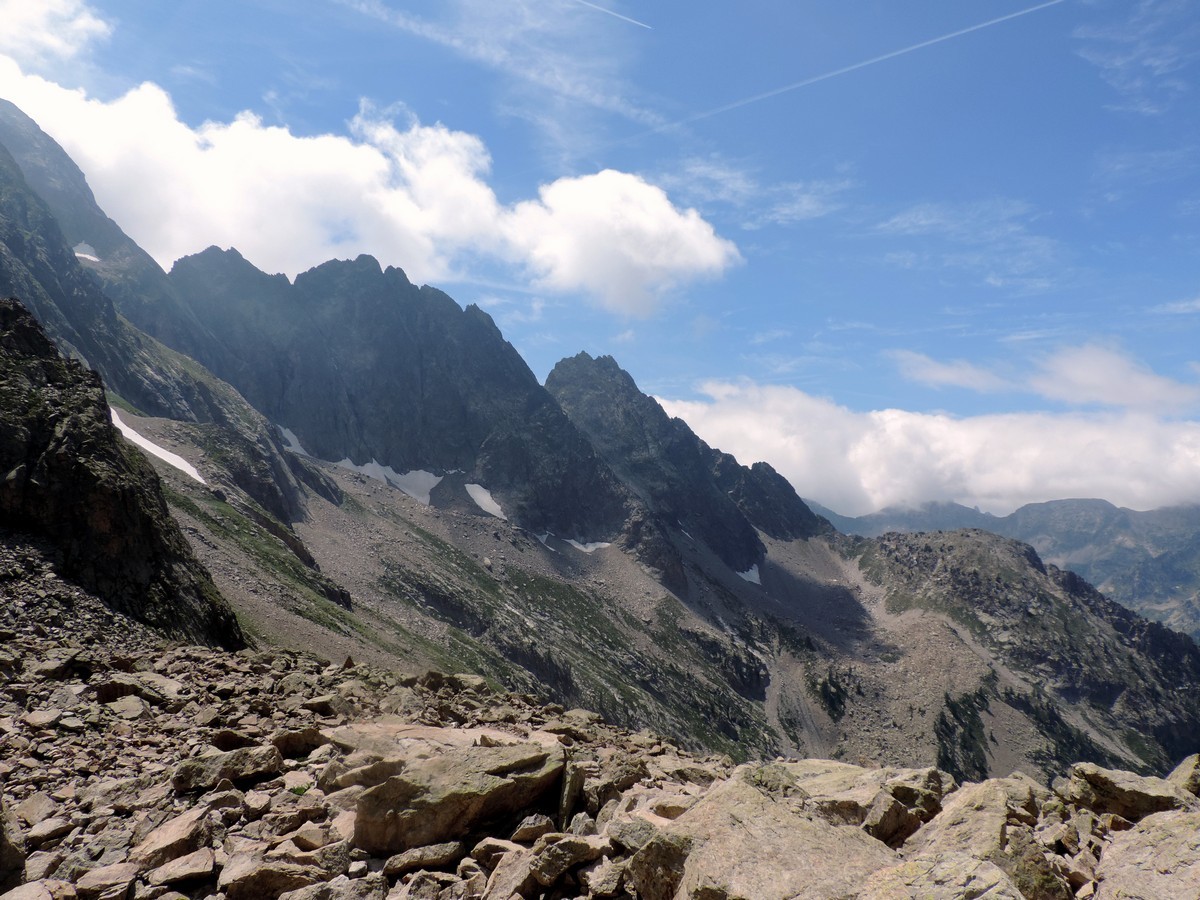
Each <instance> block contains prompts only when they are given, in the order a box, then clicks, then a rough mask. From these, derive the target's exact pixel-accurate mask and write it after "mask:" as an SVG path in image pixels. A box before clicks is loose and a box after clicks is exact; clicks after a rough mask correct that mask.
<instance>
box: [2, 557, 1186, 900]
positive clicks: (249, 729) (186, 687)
mask: <svg viewBox="0 0 1200 900" xmlns="http://www.w3.org/2000/svg"><path fill="white" fill-rule="evenodd" d="M0 591H3V595H4V597H5V601H6V602H5V605H4V608H3V610H2V611H0V675H2V676H3V688H2V689H0V780H2V783H3V811H2V813H0V815H2V816H3V819H4V828H3V832H2V833H3V839H2V840H0V890H8V892H7V893H3V894H0V898H3V900H32V898H37V900H45V898H55V900H58V898H71V897H78V898H85V900H90V898H146V900H159V898H169V900H182V898H196V900H199V898H211V900H216V898H227V900H238V898H245V900H257V898H274V897H288V898H290V900H340V898H355V900H358V898H364V900H365V898H370V900H385V898H388V900H392V898H397V900H398V898H428V900H467V898H476V900H478V898H488V900H511V898H514V897H520V898H626V900H629V898H643V900H669V898H695V900H732V898H744V900H751V898H753V900H771V898H780V900H783V898H798V897H804V898H860V900H892V898H904V897H913V898H916V897H920V898H933V900H939V898H946V900H950V898H959V897H986V898H989V900H1000V898H1013V900H1015V898H1022V897H1024V898H1071V897H1081V898H1087V897H1099V898H1107V897H1113V898H1115V897H1145V898H1155V900H1162V898H1173V897H1180V898H1183V897H1196V896H1200V798H1198V797H1197V791H1200V762H1198V760H1197V759H1196V758H1195V757H1193V758H1191V759H1190V760H1188V761H1186V762H1185V763H1184V764H1183V765H1182V766H1180V768H1179V769H1178V770H1176V772H1174V773H1173V774H1172V775H1171V776H1170V777H1169V778H1167V779H1156V778H1146V777H1139V776H1134V775H1130V774H1128V773H1123V772H1118V771H1112V770H1105V769H1101V768H1099V767H1097V766H1094V765H1077V766H1075V767H1074V768H1073V769H1072V770H1071V772H1070V774H1069V776H1068V777H1066V778H1063V779H1059V780H1058V781H1057V782H1056V783H1055V785H1054V787H1053V788H1052V789H1048V788H1046V787H1044V786H1042V785H1040V784H1038V783H1036V782H1034V781H1033V780H1031V779H1028V778H1026V777H1024V776H1021V775H1019V774H1017V775H1012V776H1010V777H1008V778H1004V779H993V780H989V781H985V782H982V783H978V784H965V785H957V784H955V783H954V781H953V779H951V778H950V777H949V776H948V775H946V774H945V773H943V772H939V771H938V770H937V769H934V768H919V769H895V768H868V767H859V766H852V765H847V764H844V763H838V762H832V761H825V760H777V761H774V762H770V763H758V764H752V765H743V766H737V767H735V766H733V765H732V763H731V762H730V761H729V760H727V759H722V758H718V757H705V758H697V757H694V756H690V755H688V754H686V753H683V752H681V751H680V750H678V749H677V748H675V747H673V746H672V745H671V744H669V743H667V742H665V741H662V740H659V739H658V738H656V737H655V736H653V735H651V734H649V733H646V732H641V733H630V732H627V731H622V730H620V729H616V728H613V727H611V726H608V725H606V724H604V723H602V722H600V721H599V720H598V718H597V717H596V716H594V715H592V714H590V713H587V712H584V711H581V710H566V711H564V710H563V709H562V708H561V707H557V706H545V705H540V704H538V703H536V702H535V701H534V700H533V699H532V698H530V697H523V696H516V695H512V694H500V693H495V692H493V691H492V690H491V689H490V688H489V687H488V685H487V684H486V683H485V682H484V681H483V680H482V679H480V678H477V677H472V676H451V675H441V674H437V673H429V674H426V675H424V676H422V677H401V676H398V675H395V674H392V673H388V672H385V671H381V670H378V669H373V668H369V667H367V666H364V665H355V664H354V663H353V661H338V662H337V663H335V664H330V663H328V662H325V661H322V660H319V659H317V658H315V657H310V656H306V655H303V654H297V653H290V652H284V651H278V650H272V651H270V652H259V651H243V652H242V653H238V654H228V653H223V652H219V651H214V650H210V649H206V648H198V647H190V646H181V645H168V644H165V643H163V642H162V641H161V640H159V639H158V638H156V637H155V636H154V635H153V634H152V633H150V632H148V631H147V630H146V629H144V628H141V627H139V626H136V625H135V624H132V623H130V622H129V621H128V620H126V619H124V618H123V617H120V616H118V615H115V614H113V613H111V612H110V611H108V610H107V609H105V608H104V607H103V606H102V605H100V604H99V603H98V602H97V601H95V600H94V599H93V598H91V597H90V596H88V595H87V594H84V593H83V592H81V591H79V590H78V589H76V588H73V587H71V586H70V585H67V584H65V583H63V582H61V581H59V580H58V579H56V578H54V577H53V576H52V572H50V570H49V568H48V567H47V566H46V563H45V560H44V559H43V557H42V556H41V554H40V553H39V552H38V550H37V548H35V547H29V546H24V545H16V546H14V545H12V544H11V543H9V544H8V545H6V546H5V547H4V548H3V550H0Z"/></svg>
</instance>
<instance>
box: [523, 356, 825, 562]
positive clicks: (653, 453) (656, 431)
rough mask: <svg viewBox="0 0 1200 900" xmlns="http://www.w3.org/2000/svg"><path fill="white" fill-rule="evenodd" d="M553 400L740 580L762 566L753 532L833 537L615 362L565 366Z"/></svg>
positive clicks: (775, 483)
mask: <svg viewBox="0 0 1200 900" xmlns="http://www.w3.org/2000/svg"><path fill="white" fill-rule="evenodd" d="M546 390H547V391H549V392H550V393H551V395H553V397H554V399H555V400H557V401H558V403H559V405H560V406H562V408H563V409H564V410H565V411H566V413H567V415H568V416H569V417H570V419H571V421H572V422H573V423H574V424H575V425H576V426H577V427H578V428H579V430H580V431H582V432H583V433H584V434H586V435H587V436H588V438H589V439H590V440H591V441H592V443H593V444H594V445H595V446H596V448H597V450H598V451H599V452H600V454H601V456H603V457H604V460H605V462H607V463H608V464H609V466H610V467H611V468H612V469H613V471H614V472H616V473H617V474H618V475H619V476H620V477H621V478H622V479H623V480H624V481H625V482H626V483H627V484H628V485H629V486H630V487H631V488H632V489H633V490H634V492H635V493H637V494H638V495H639V496H640V497H642V499H644V500H645V501H646V502H647V503H648V504H649V506H650V508H651V509H652V510H653V511H654V512H655V513H656V514H657V515H659V516H660V517H661V518H662V519H663V520H664V521H665V522H667V523H669V524H670V525H674V526H677V527H679V528H681V529H683V530H684V531H686V532H687V533H689V534H691V535H695V536H696V537H697V538H699V539H700V540H702V541H703V542H704V543H705V544H707V545H708V547H709V548H710V549H712V551H713V552H714V553H716V555H717V556H718V557H720V559H721V560H722V561H723V562H724V563H725V564H726V565H728V566H729V567H730V568H732V569H733V570H734V571H736V572H745V571H747V570H749V569H750V568H751V567H752V566H754V565H756V564H758V563H759V562H761V561H762V558H763V553H764V548H763V545H762V542H761V541H760V540H759V538H758V535H757V533H756V530H755V529H759V530H761V531H763V532H764V533H765V534H767V535H769V536H770V537H773V538H776V539H779V540H792V539H796V538H807V537H813V536H814V535H817V534H821V533H828V532H830V531H832V528H831V527H830V526H829V525H828V523H826V522H824V521H823V520H821V519H820V518H819V517H817V516H816V515H814V514H813V513H812V511H811V510H810V509H809V508H808V507H807V506H805V504H804V501H802V500H801V499H800V498H799V497H798V496H796V492H795V491H794V490H793V489H792V487H791V485H789V484H788V483H787V482H786V481H785V480H784V479H783V478H782V477H780V476H779V474H778V473H777V472H775V470H774V469H772V468H771V467H770V466H768V465H766V464H765V463H757V464H756V465H755V466H753V467H751V468H747V467H746V466H742V465H740V464H739V463H738V461H737V460H736V459H734V458H733V457H732V456H730V455H728V454H726V453H721V452H720V451H719V450H714V449H712V448H711V447H709V446H708V445H707V444H706V443H704V441H702V440H700V438H698V437H697V436H696V434H695V433H694V432H693V431H692V430H691V429H690V428H689V427H688V426H687V423H685V422H684V421H682V420H681V419H672V418H670V417H669V416H667V414H666V413H665V412H664V411H663V409H662V407H661V406H659V405H658V403H656V402H655V401H654V399H653V398H652V397H648V396H646V395H645V394H643V393H642V392H641V391H640V390H638V387H637V385H636V384H635V383H634V381H633V378H631V377H630V376H629V374H628V373H627V372H625V371H624V370H622V369H621V368H620V367H619V366H618V365H617V363H616V361H615V360H614V359H613V358H612V357H611V356H602V357H600V358H598V359H595V358H593V357H591V356H590V355H588V354H587V353H580V354H579V355H577V356H573V357H571V358H569V359H564V360H562V361H561V362H559V363H558V365H556V366H555V367H554V370H553V371H552V372H551V373H550V375H549V377H547V379H546Z"/></svg>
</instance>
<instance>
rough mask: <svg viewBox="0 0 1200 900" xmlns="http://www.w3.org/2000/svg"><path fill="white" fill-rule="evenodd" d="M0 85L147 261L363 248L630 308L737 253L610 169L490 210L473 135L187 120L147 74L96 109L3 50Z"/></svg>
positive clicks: (306, 260) (275, 265)
mask: <svg viewBox="0 0 1200 900" xmlns="http://www.w3.org/2000/svg"><path fill="white" fill-rule="evenodd" d="M0 83H3V84H4V85H6V93H7V94H8V99H11V100H12V101H13V102H15V103H16V104H17V105H18V106H19V107H21V108H22V109H23V110H24V111H25V112H26V113H27V114H29V115H30V116H31V117H32V118H33V119H34V120H35V121H37V122H38V123H39V124H40V125H41V126H42V128H43V129H45V130H46V131H47V132H48V133H49V134H50V135H51V136H52V137H54V138H55V139H56V140H57V141H58V142H59V143H60V144H62V145H63V147H64V148H65V149H66V151H67V152H68V153H69V154H70V155H71V156H72V158H73V159H75V161H76V162H77V163H78V164H79V166H80V168H82V169H83V170H84V173H85V174H86V175H87V177H88V181H89V183H90V184H91V186H92V189H93V191H94V192H95V194H96V197H97V200H98V201H99V203H100V205H101V206H102V207H103V208H104V209H105V211H106V212H108V214H109V215H110V216H112V217H113V218H114V219H115V220H116V221H117V222H118V223H119V224H120V225H121V226H122V227H123V228H124V229H125V230H126V231H127V232H128V233H129V234H130V235H131V236H132V237H133V238H134V239H135V240H136V241H138V243H139V244H141V245H142V246H143V247H144V248H145V249H146V250H147V251H149V252H150V254H151V255H152V256H154V257H155V259H157V260H158V261H159V262H160V263H162V264H163V265H164V266H169V265H170V264H171V263H172V262H173V261H174V260H175V259H177V258H178V257H180V256H183V255H186V254H188V253H194V252H197V251H198V250H201V249H203V248H204V247H206V246H209V245H211V244H218V245H221V246H234V247H237V248H238V250H240V251H241V252H242V253H243V254H244V255H245V256H246V257H247V258H248V259H249V260H251V261H252V262H253V263H255V265H257V266H259V267H260V268H263V269H265V270H267V271H271V272H284V273H287V274H289V275H294V274H295V273H297V272H299V271H303V270H305V269H307V268H309V267H311V266H314V265H317V264H318V263H320V262H323V261H325V260H326V259H329V258H331V257H339V256H355V255H357V254H359V253H370V254H372V255H374V256H376V257H377V258H378V259H380V260H381V261H382V262H383V263H384V264H392V265H399V266H402V267H403V268H404V269H405V270H406V271H407V272H408V273H409V275H410V276H412V277H413V278H414V279H415V280H417V281H436V280H448V279H450V278H454V277H460V276H463V275H469V274H470V272H469V269H470V267H471V266H473V265H478V264H479V263H480V260H482V261H483V264H484V265H485V266H486V265H487V264H496V263H499V264H500V265H502V266H507V267H509V268H510V269H511V270H513V272H514V273H523V272H526V273H531V274H532V275H533V276H534V277H535V278H536V279H537V281H538V285H539V287H540V288H541V289H543V290H548V291H551V290H552V291H559V292H567V293H570V292H581V293H584V294H587V295H590V296H591V297H593V298H595V299H597V300H599V301H600V302H601V303H602V304H603V305H604V306H606V307H607V308H609V309H613V310H618V311H621V312H624V313H631V314H640V313H645V312H649V311H650V310H652V309H653V307H654V305H655V303H656V302H657V301H658V300H660V299H661V298H662V297H663V296H664V294H665V293H667V292H669V291H670V290H671V289H672V288H673V287H675V286H677V285H679V284H682V283H685V282H687V281H689V280H690V279H692V278H697V277H710V276H714V275H719V274H720V273H721V272H723V271H724V270H725V269H726V268H727V267H728V266H730V265H732V264H734V263H735V262H736V261H737V259H738V254H737V250H736V248H734V246H733V245H732V244H731V243H730V242H729V241H727V240H724V239H723V238H721V237H719V236H718V235H717V234H716V233H715V232H714V230H713V228H712V226H711V225H710V224H709V223H708V222H706V221H705V220H704V219H702V218H701V217H700V215H699V214H698V213H697V212H696V211H695V210H690V209H679V208H677V207H676V206H674V205H673V204H672V203H671V201H670V199H669V198H668V197H667V195H666V194H665V193H664V192H663V191H662V190H661V189H660V188H658V187H655V186H654V185H652V184H649V183H648V182H646V181H644V180H643V179H641V178H638V177H637V176H634V175H629V174H626V173H622V172H615V171H611V170H606V171H603V172H599V173H596V174H594V175H586V176H581V177H575V178H563V179H559V180H557V181H555V182H553V183H551V184H548V185H544V186H543V187H542V188H541V189H540V196H539V198H538V199H536V200H528V201H525V202H520V203H517V204H515V205H512V206H506V205H503V204H501V203H500V202H499V201H498V200H497V198H496V195H495V192H494V191H493V189H492V187H491V186H490V184H489V183H488V180H487V179H488V176H489V174H490V166H491V160H490V157H489V155H488V151H487V148H486V147H485V146H484V144H483V142H482V141H481V140H480V139H479V138H478V137H477V136H475V135H472V134H467V133H465V132H461V131H453V130H451V129H449V128H447V127H445V126H444V125H441V124H437V125H422V124H420V123H418V122H416V121H412V122H410V123H408V125H407V127H405V128H398V127H396V126H395V125H394V124H393V123H392V122H390V121H388V120H386V119H384V118H383V117H382V116H381V115H380V114H378V113H376V112H375V111H373V110H371V109H369V108H364V109H363V110H362V111H361V112H360V113H359V115H357V116H356V117H355V118H354V119H353V121H352V122H351V127H350V134H349V135H334V134H325V135H318V136H315V137H300V136H297V135H295V134H293V133H292V132H291V131H289V130H288V129H287V128H283V127H272V126H267V125H265V124H264V123H263V122H262V121H261V120H260V119H259V118H258V117H256V116H254V115H252V114H250V113H242V114H241V115H239V116H237V117H236V118H235V119H234V120H233V121H231V122H206V123H204V124H203V125H201V126H200V127H198V128H194V129H193V128H191V127H189V126H188V125H187V124H185V123H184V122H182V121H181V120H180V119H179V117H178V115H177V114H176V111H175V109H174V106H173V104H172V101H171V98H170V96H169V95H168V94H167V93H166V92H165V91H164V90H163V89H162V88H160V87H158V86H157V85H154V84H149V83H147V84H142V85H140V86H139V87H137V88H135V89H133V90H131V91H129V92H127V93H126V94H124V95H122V96H120V97H118V98H117V99H115V100H112V101H110V102H105V101H101V100H97V99H94V98H90V97H88V96H87V94H86V93H85V92H83V91H70V90H66V89H64V88H61V87H59V86H57V85H55V84H53V83H51V82H49V81H46V80H44V79H42V78H38V77H36V76H31V75H26V74H23V73H22V72H21V70H20V68H19V67H18V66H17V65H16V64H15V63H14V62H13V61H12V60H8V59H4V58H2V57H0Z"/></svg>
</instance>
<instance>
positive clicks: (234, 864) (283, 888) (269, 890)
mask: <svg viewBox="0 0 1200 900" xmlns="http://www.w3.org/2000/svg"><path fill="white" fill-rule="evenodd" d="M325 878H326V876H325V875H324V873H322V872H321V870H320V869H318V868H317V867H315V866H305V865H300V864H297V863H290V862H284V861H280V860H268V859H265V858H263V856H262V855H261V854H258V853H253V852H251V853H238V854H235V855H233V856H231V857H230V859H229V862H227V863H226V864H225V867H224V868H223V869H221V877H220V879H218V881H217V887H218V888H219V889H220V890H221V891H223V892H224V893H225V896H226V897H227V898H228V900H262V898H264V897H278V896H279V895H280V894H283V893H285V892H287V891H294V890H297V889H299V888H303V887H308V886H309V885H311V884H317V883H318V882H320V881H324V880H325Z"/></svg>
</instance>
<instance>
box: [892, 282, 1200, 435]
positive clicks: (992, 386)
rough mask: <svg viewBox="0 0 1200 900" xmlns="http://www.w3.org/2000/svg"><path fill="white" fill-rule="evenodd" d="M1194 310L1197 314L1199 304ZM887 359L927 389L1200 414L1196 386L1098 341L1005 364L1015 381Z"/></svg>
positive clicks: (903, 356) (968, 365)
mask: <svg viewBox="0 0 1200 900" xmlns="http://www.w3.org/2000/svg"><path fill="white" fill-rule="evenodd" d="M1196 308H1197V309H1198V310H1200V302H1198V303H1197V304H1196ZM886 355H887V356H889V357H890V358H891V359H892V361H893V362H895V363H896V366H897V368H898V369H899V370H900V374H901V375H902V376H903V377H905V378H907V379H908V380H910V381H914V382H917V383H919V384H924V385H927V386H929V387H935V388H943V387H955V388H963V389H966V390H972V391H978V392H981V393H988V392H995V391H1011V392H1020V393H1030V394H1034V395H1037V396H1038V397H1041V398H1042V399H1043V400H1051V401H1054V402H1055V403H1061V404H1065V405H1066V406H1070V407H1106V408H1110V409H1123V410H1129V411H1131V412H1138V413H1146V414H1154V415H1171V414H1178V413H1188V412H1194V411H1196V410H1200V384H1196V383H1191V382H1183V381H1179V380H1176V379H1173V378H1168V377H1166V376H1164V375H1160V374H1158V373H1156V372H1154V371H1153V370H1151V369H1150V367H1149V366H1147V365H1145V364H1144V363H1142V362H1141V361H1140V360H1137V359H1135V358H1133V357H1132V356H1130V355H1129V354H1128V353H1125V352H1123V351H1122V350H1120V349H1119V348H1117V347H1114V346H1105V345H1102V344H1097V343H1089V344H1082V345H1077V346H1060V347H1058V348H1057V349H1055V350H1054V351H1052V352H1049V353H1044V354H1040V355H1039V354H1031V355H1029V356H1027V357H1026V358H1025V359H1023V360H1021V361H1020V362H1019V363H1014V362H1013V361H1011V360H1010V361H1009V363H1008V366H1009V368H1010V369H1013V368H1018V369H1019V370H1021V371H1023V372H1024V373H1025V374H1024V375H1022V376H1019V377H1014V376H1011V375H1001V374H1000V373H998V372H996V371H994V370H993V369H991V368H989V367H987V366H984V365H980V364H978V363H973V362H970V361H968V360H963V359H957V360H952V361H949V362H942V361H939V360H936V359H933V358H932V357H929V356H926V355H925V354H923V353H916V352H914V351H911V350H891V351H888V352H887V354H886Z"/></svg>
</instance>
